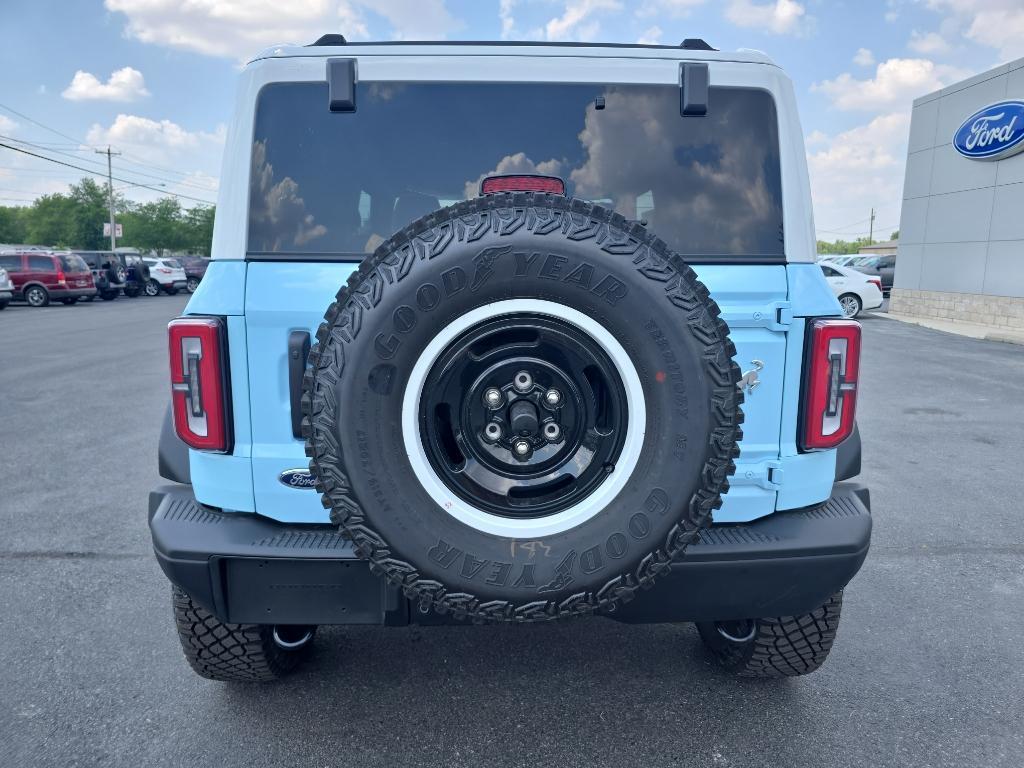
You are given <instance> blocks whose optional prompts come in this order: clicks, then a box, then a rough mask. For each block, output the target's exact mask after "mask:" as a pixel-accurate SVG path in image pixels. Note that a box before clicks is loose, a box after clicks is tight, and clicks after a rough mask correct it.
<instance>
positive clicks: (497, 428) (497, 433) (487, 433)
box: [484, 421, 501, 442]
mask: <svg viewBox="0 0 1024 768" xmlns="http://www.w3.org/2000/svg"><path fill="white" fill-rule="evenodd" d="M484 437H486V438H487V439H488V440H490V441H492V442H493V441H495V440H500V439H501V424H499V423H498V422H496V421H492V422H491V423H490V424H488V425H487V426H486V427H484Z"/></svg>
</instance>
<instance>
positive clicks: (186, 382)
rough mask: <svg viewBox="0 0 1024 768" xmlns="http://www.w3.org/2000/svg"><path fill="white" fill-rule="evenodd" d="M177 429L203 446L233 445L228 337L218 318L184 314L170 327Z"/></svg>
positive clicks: (217, 448) (194, 445)
mask: <svg viewBox="0 0 1024 768" xmlns="http://www.w3.org/2000/svg"><path fill="white" fill-rule="evenodd" d="M167 337H168V344H169V350H170V355H171V403H172V411H173V413H174V431H175V432H177V433H178V437H180V438H181V439H182V440H183V441H184V442H185V444H186V445H188V446H190V447H192V448H195V449H196V450H199V451H215V452H219V453H227V452H229V451H230V450H231V412H230V411H231V409H230V404H229V400H228V396H229V395H228V393H229V388H228V358H227V338H226V335H225V333H224V323H223V321H222V320H221V319H220V318H217V317H179V318H178V319H177V320H172V321H171V322H170V324H169V325H168V326H167Z"/></svg>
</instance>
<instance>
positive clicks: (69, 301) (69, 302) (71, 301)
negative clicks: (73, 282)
mask: <svg viewBox="0 0 1024 768" xmlns="http://www.w3.org/2000/svg"><path fill="white" fill-rule="evenodd" d="M60 303H61V304H63V305H64V306H66V307H70V306H71V305H72V304H77V303H78V297H75V298H73V299H61V300H60Z"/></svg>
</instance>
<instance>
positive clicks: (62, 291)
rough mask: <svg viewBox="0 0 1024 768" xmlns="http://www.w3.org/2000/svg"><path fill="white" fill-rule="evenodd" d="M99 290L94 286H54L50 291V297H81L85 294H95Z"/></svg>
mask: <svg viewBox="0 0 1024 768" xmlns="http://www.w3.org/2000/svg"><path fill="white" fill-rule="evenodd" d="M96 294H97V290H96V288H95V286H94V287H92V288H54V289H52V290H51V291H50V297H51V298H54V299H80V298H82V297H84V296H95V295H96Z"/></svg>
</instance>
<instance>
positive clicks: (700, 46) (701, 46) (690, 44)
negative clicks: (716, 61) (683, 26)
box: [679, 37, 718, 51]
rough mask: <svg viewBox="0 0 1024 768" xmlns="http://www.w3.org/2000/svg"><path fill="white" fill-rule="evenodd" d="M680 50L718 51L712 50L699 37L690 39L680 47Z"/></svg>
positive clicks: (684, 41)
mask: <svg viewBox="0 0 1024 768" xmlns="http://www.w3.org/2000/svg"><path fill="white" fill-rule="evenodd" d="M679 47H680V48H682V49H683V50H686V51H717V50H718V49H717V48H712V47H711V46H710V45H708V44H707V43H706V42H704V41H703V40H701V39H700V38H699V37H688V38H686V39H685V40H683V42H682V43H681V44H680V45H679Z"/></svg>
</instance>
